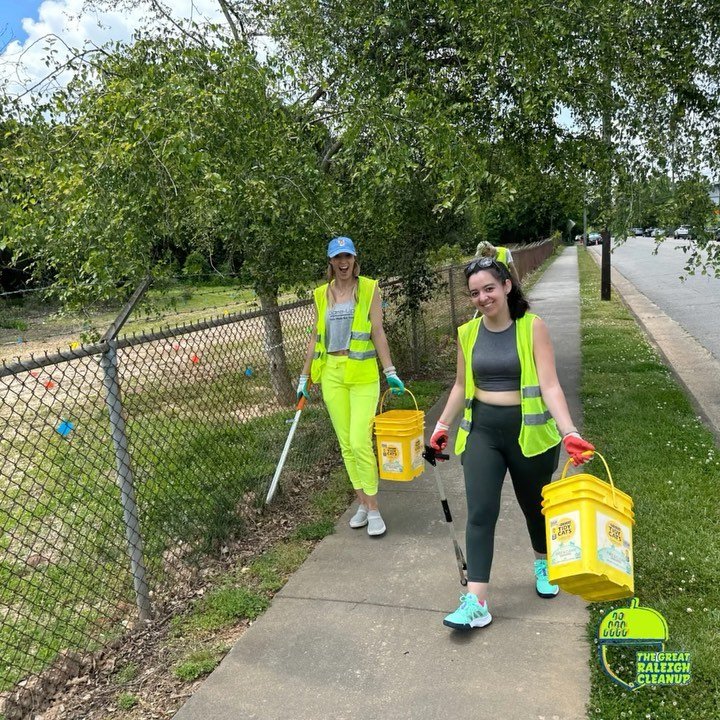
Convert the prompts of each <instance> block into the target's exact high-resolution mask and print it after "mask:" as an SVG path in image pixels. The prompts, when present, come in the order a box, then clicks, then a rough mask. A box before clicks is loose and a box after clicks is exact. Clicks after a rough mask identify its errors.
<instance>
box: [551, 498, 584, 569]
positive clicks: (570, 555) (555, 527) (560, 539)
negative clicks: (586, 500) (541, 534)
mask: <svg viewBox="0 0 720 720" xmlns="http://www.w3.org/2000/svg"><path fill="white" fill-rule="evenodd" d="M581 537H582V536H581V534H580V511H579V510H572V511H571V512H567V513H564V514H563V515H556V516H555V517H552V518H550V564H551V565H563V564H564V563H569V562H574V561H575V560H580V558H581V557H582V541H581V539H580V538H581Z"/></svg>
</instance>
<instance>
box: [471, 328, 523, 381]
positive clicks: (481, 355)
mask: <svg viewBox="0 0 720 720" xmlns="http://www.w3.org/2000/svg"><path fill="white" fill-rule="evenodd" d="M472 369H473V377H474V378H475V387H478V388H480V390H489V391H490V392H493V391H495V392H499V391H501V390H519V389H520V358H519V357H518V352H517V341H516V339H515V322H514V321H513V324H512V325H510V327H509V328H508V329H507V330H503V331H502V332H492V330H488V329H487V328H486V327H485V323H482V322H481V323H480V330H479V332H478V336H477V340H476V341H475V347H473V352H472Z"/></svg>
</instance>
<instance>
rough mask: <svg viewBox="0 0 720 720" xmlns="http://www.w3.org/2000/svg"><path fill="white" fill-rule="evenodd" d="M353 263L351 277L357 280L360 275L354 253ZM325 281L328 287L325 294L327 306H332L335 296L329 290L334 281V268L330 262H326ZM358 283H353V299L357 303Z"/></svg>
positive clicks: (358, 264)
mask: <svg viewBox="0 0 720 720" xmlns="http://www.w3.org/2000/svg"><path fill="white" fill-rule="evenodd" d="M354 257H355V263H354V264H353V277H354V278H355V280H357V279H358V278H359V277H360V263H359V262H358V260H357V256H356V255H355V256H354ZM326 276H327V281H328V287H327V291H326V295H327V301H328V307H333V306H334V305H335V298H334V297H333V294H332V293H331V292H330V288H331V287H332V284H333V282H335V268H334V267H333V266H332V263H331V262H328V266H327V273H326ZM359 284H360V283H357V282H356V283H355V289H354V290H353V300H354V301H355V302H356V303H357V301H358V285H359Z"/></svg>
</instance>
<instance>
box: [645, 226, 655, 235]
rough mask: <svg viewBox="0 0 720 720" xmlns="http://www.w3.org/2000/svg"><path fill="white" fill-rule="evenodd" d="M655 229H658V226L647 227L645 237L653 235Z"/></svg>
mask: <svg viewBox="0 0 720 720" xmlns="http://www.w3.org/2000/svg"><path fill="white" fill-rule="evenodd" d="M655 230H657V228H653V227H650V228H645V233H644V235H643V237H653V233H654V232H655Z"/></svg>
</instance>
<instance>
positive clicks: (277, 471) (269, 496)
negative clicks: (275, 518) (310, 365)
mask: <svg viewBox="0 0 720 720" xmlns="http://www.w3.org/2000/svg"><path fill="white" fill-rule="evenodd" d="M307 387H308V388H309V387H310V381H309V380H308V384H307ZM306 400H307V398H306V397H305V396H304V395H303V396H302V397H301V398H300V400H298V404H297V405H296V406H295V417H294V418H293V421H292V425H291V426H290V432H289V433H288V436H287V440H286V441H285V447H284V448H283V451H282V454H281V455H280V461H279V462H278V464H277V467H276V468H275V474H274V475H273V479H272V482H271V483H270V488H269V489H268V491H267V496H266V497H265V504H266V505H267V504H268V503H269V502H270V501H271V500H272V499H273V496H274V495H275V490H277V484H278V480H279V479H280V473H281V472H282V469H283V466H284V465H285V460H286V459H287V454H288V450H290V443H292V439H293V436H294V435H295V430H297V426H298V421H299V420H300V413H301V412H302V411H303V409H304V408H305V401H306Z"/></svg>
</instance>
